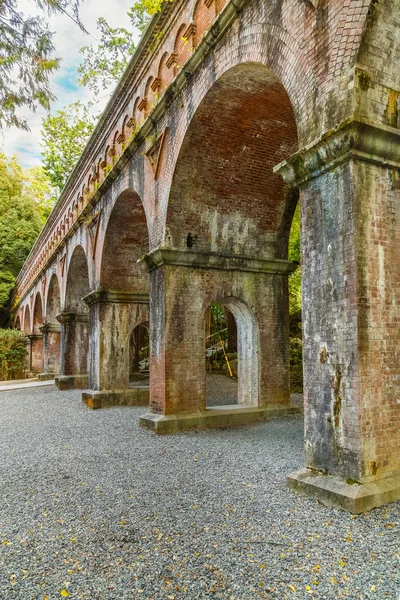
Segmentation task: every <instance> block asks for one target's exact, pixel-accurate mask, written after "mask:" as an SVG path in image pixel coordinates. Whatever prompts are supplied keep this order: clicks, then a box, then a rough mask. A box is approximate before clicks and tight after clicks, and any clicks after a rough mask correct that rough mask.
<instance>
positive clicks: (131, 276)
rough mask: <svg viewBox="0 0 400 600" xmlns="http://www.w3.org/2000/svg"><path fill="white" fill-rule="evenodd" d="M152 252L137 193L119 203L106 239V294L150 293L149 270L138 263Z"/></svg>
mask: <svg viewBox="0 0 400 600" xmlns="http://www.w3.org/2000/svg"><path fill="white" fill-rule="evenodd" d="M148 249H149V240H148V233H147V221H146V215H145V212H144V209H143V205H142V202H141V200H140V198H139V196H138V194H136V193H135V192H134V191H132V190H126V191H125V192H123V193H122V194H121V195H120V196H119V198H118V200H117V201H116V202H115V204H114V207H113V209H112V212H111V215H110V218H109V221H108V225H107V230H106V234H105V239H104V246H103V254H102V260H101V273H100V287H101V288H102V289H106V290H119V291H127V292H130V291H131V292H139V293H140V292H142V293H148V292H149V277H148V273H147V270H146V269H145V268H144V267H143V265H142V264H140V263H138V262H137V261H138V260H139V259H140V257H141V256H143V254H145V253H146V252H147V251H148Z"/></svg>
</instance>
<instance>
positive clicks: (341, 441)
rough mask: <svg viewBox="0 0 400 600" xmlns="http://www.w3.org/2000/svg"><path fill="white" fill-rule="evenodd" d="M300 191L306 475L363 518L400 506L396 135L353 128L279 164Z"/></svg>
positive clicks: (319, 490) (304, 482)
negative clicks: (392, 504)
mask: <svg viewBox="0 0 400 600" xmlns="http://www.w3.org/2000/svg"><path fill="white" fill-rule="evenodd" d="M277 170H278V171H279V172H280V173H281V174H282V176H283V177H284V178H285V180H286V181H287V182H288V183H292V184H293V185H297V186H299V188H300V192H301V220H302V223H301V238H302V277H303V285H302V287H303V319H302V323H303V334H304V340H303V351H304V389H305V398H304V409H305V453H306V469H305V470H303V471H301V472H299V473H295V474H293V475H291V476H290V477H289V484H290V485H291V486H293V487H295V488H296V489H300V490H302V491H305V492H306V493H308V494H310V495H313V496H316V497H318V498H319V499H321V500H322V501H323V502H326V503H327V504H331V505H334V506H338V507H340V508H345V509H348V510H350V511H352V512H362V511H364V510H368V509H370V508H372V507H374V506H379V505H381V504H383V503H385V502H387V501H389V500H394V499H396V498H400V445H399V430H400V401H399V398H400V359H399V357H400V320H399V313H398V310H399V305H400V285H399V282H400V260H399V241H400V238H399V231H400V211H399V210H398V207H399V203H400V184H399V182H400V132H399V131H396V130H394V129H392V128H383V127H382V128H379V127H374V126H371V125H369V124H365V123H361V122H356V121H353V122H351V123H349V122H346V123H344V124H342V125H341V126H339V127H338V128H336V130H335V131H334V132H330V133H328V134H326V135H325V136H323V137H322V138H320V139H319V140H318V141H317V142H316V143H315V144H314V145H311V146H307V148H306V149H304V150H301V151H300V152H298V153H297V154H296V155H295V156H294V157H292V158H291V159H289V160H288V161H287V162H285V163H282V164H281V165H279V166H278V167H277Z"/></svg>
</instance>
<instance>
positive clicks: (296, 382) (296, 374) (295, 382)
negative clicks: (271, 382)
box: [290, 337, 303, 393]
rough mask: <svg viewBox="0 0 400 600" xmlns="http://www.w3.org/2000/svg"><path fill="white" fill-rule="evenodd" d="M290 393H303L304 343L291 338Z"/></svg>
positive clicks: (298, 339)
mask: <svg viewBox="0 0 400 600" xmlns="http://www.w3.org/2000/svg"><path fill="white" fill-rule="evenodd" d="M290 391H291V392H293V393H300V392H302V391H303V342H302V341H301V339H300V338H295V337H294V338H290Z"/></svg>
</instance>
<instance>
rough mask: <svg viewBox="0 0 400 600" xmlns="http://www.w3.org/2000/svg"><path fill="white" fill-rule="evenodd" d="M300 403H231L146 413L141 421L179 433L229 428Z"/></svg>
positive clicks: (161, 431) (152, 427) (280, 413)
mask: <svg viewBox="0 0 400 600" xmlns="http://www.w3.org/2000/svg"><path fill="white" fill-rule="evenodd" d="M299 412H300V409H299V408H298V407H297V406H293V405H290V404H289V405H288V404H278V405H269V406H262V407H258V406H246V405H243V404H229V405H227V406H216V407H210V408H207V410H205V411H199V412H193V413H178V414H174V415H156V414H152V413H149V414H146V415H143V417H141V418H140V425H141V426H142V427H146V428H147V429H150V430H151V431H154V433H157V434H160V435H162V434H169V433H179V432H180V431H188V430H190V429H225V428H228V427H229V428H230V427H240V426H242V425H251V424H253V423H260V422H261V421H268V420H269V419H272V418H273V417H284V416H286V415H290V414H294V413H299Z"/></svg>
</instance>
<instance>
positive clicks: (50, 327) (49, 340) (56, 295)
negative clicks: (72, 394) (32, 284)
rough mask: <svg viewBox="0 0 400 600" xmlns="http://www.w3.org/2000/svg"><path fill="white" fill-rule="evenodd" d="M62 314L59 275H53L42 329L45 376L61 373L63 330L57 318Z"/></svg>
mask: <svg viewBox="0 0 400 600" xmlns="http://www.w3.org/2000/svg"><path fill="white" fill-rule="evenodd" d="M60 312H61V298H60V286H59V283H58V278H57V275H56V274H55V273H53V275H52V276H51V279H50V283H49V289H48V291H47V302H46V316H45V325H44V326H43V327H42V331H43V374H48V375H49V376H50V375H52V376H54V375H56V374H59V372H60V353H61V340H60V331H61V328H60V324H59V322H58V321H57V316H58V315H59V314H60ZM43 376H44V375H43Z"/></svg>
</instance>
